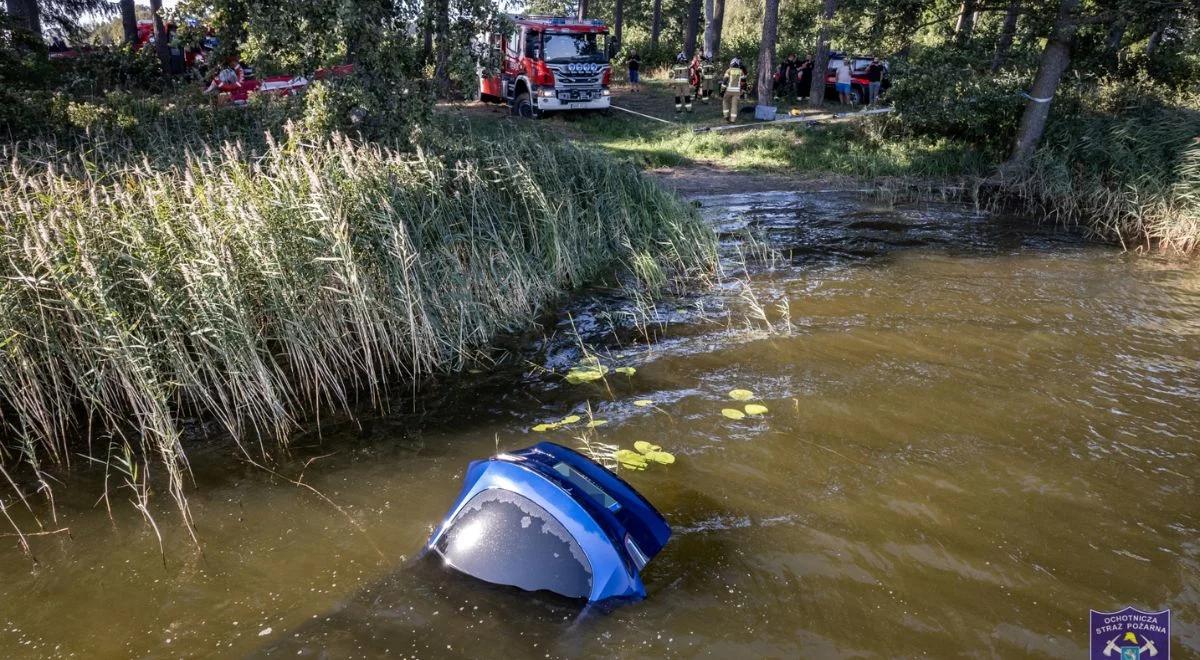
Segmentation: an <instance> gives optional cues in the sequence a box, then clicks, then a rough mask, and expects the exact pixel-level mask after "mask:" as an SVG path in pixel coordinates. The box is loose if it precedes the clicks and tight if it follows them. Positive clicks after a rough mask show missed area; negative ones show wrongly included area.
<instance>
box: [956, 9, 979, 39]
mask: <svg viewBox="0 0 1200 660" xmlns="http://www.w3.org/2000/svg"><path fill="white" fill-rule="evenodd" d="M974 30H975V0H963V3H962V8H961V9H960V10H959V12H958V24H956V25H955V26H954V42H955V43H956V44H958V45H959V46H962V45H965V44H966V43H967V42H968V41H970V40H971V32H972V31H974Z"/></svg>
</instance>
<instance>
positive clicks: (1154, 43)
mask: <svg viewBox="0 0 1200 660" xmlns="http://www.w3.org/2000/svg"><path fill="white" fill-rule="evenodd" d="M1162 33H1163V31H1162V28H1155V29H1154V32H1151V33H1150V38H1149V39H1148V40H1147V41H1146V57H1154V51H1156V50H1158V44H1159V42H1161V41H1162Z"/></svg>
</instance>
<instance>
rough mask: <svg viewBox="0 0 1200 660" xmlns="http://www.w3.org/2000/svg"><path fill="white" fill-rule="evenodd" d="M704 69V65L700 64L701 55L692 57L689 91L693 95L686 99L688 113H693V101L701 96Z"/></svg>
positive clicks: (689, 67)
mask: <svg viewBox="0 0 1200 660" xmlns="http://www.w3.org/2000/svg"><path fill="white" fill-rule="evenodd" d="M703 67H704V65H703V64H702V63H701V62H700V53H696V54H695V55H692V61H691V63H690V64H688V87H689V88H690V89H689V90H688V91H689V92H691V94H690V95H688V96H686V97H684V108H685V109H686V110H687V111H688V112H691V111H692V99H694V98H698V97H699V96H700V82H701V77H700V74H701V72H702V70H703Z"/></svg>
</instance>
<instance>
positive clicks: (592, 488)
mask: <svg viewBox="0 0 1200 660" xmlns="http://www.w3.org/2000/svg"><path fill="white" fill-rule="evenodd" d="M554 471H555V472H557V473H559V474H561V475H562V476H563V477H565V478H566V480H567V481H570V482H571V483H573V484H575V485H576V486H578V487H579V488H580V489H581V490H583V492H585V493H587V494H588V497H590V498H592V499H593V500H595V501H596V502H598V503H599V504H600V506H602V507H604V508H606V509H608V510H609V511H616V510H617V509H619V508H621V507H620V506H619V505H618V504H617V501H616V500H615V499H613V497H612V496H611V495H609V494H608V493H606V492H604V489H603V488H600V487H599V486H597V485H596V484H595V483H593V482H592V480H591V479H588V478H587V476H585V475H584V474H583V473H582V472H580V471H579V470H576V469H575V468H573V467H571V466H570V465H567V464H566V463H563V462H562V461H559V462H558V463H555V464H554Z"/></svg>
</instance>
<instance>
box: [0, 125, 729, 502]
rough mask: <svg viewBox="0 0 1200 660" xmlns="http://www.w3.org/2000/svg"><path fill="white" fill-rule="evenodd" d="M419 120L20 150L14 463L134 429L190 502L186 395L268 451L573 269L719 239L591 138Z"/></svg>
mask: <svg viewBox="0 0 1200 660" xmlns="http://www.w3.org/2000/svg"><path fill="white" fill-rule="evenodd" d="M418 142H419V144H418V145H414V146H412V147H411V148H413V149H414V151H408V152H406V151H400V150H396V149H392V148H389V147H386V146H382V145H379V144H374V143H363V142H358V141H353V140H350V139H347V138H343V137H336V136H335V137H333V138H331V139H321V140H317V141H315V142H309V143H306V142H304V141H302V140H300V139H299V138H298V136H296V135H294V134H292V135H290V136H289V137H288V138H287V139H286V140H285V141H282V142H280V143H276V142H274V141H270V140H268V142H267V144H266V145H265V146H264V147H262V148H261V149H258V148H256V149H254V150H253V151H248V150H247V149H246V148H244V147H241V146H238V145H234V144H224V145H223V146H220V147H218V148H212V149H204V150H192V151H189V152H188V153H187V155H186V156H185V157H183V159H182V161H179V162H177V164H174V165H169V166H164V165H162V164H161V163H160V162H155V161H153V160H152V159H151V158H144V159H142V160H140V161H139V160H137V159H134V158H130V157H129V154H127V153H126V154H120V155H119V157H118V155H114V154H106V153H104V152H103V150H100V152H97V151H96V150H94V149H93V150H89V151H85V150H83V149H77V150H71V151H70V152H62V151H56V150H55V149H54V148H52V147H46V146H42V147H36V146H33V145H24V146H19V147H17V148H16V149H15V150H12V151H10V152H9V153H7V154H6V156H7V163H6V166H5V167H4V168H3V170H2V171H0V191H3V194H2V195H0V259H2V261H0V439H3V442H0V471H3V472H4V474H3V475H0V476H3V477H6V478H7V477H8V476H10V475H11V474H13V473H14V468H15V467H16V466H17V465H22V466H24V468H26V470H27V472H28V474H32V475H35V478H34V480H33V481H32V483H35V484H38V487H40V488H42V489H45V491H46V493H47V494H48V493H49V486H48V483H49V481H48V480H47V479H46V478H45V476H44V474H45V470H46V469H47V467H48V466H63V465H68V464H69V463H70V462H71V458H72V456H73V453H74V452H77V451H82V452H83V453H84V455H86V456H88V457H90V458H93V459H95V460H98V461H100V462H104V463H105V464H106V465H108V466H112V464H113V461H110V460H109V456H118V455H119V456H122V457H128V456H129V455H131V454H130V452H129V449H130V447H133V448H134V450H135V451H133V452H132V456H134V457H135V458H136V460H138V461H140V464H141V466H142V467H141V470H142V471H141V475H140V476H137V475H133V476H132V477H131V476H130V475H128V474H127V475H126V481H127V482H130V483H131V484H133V485H135V486H136V485H137V484H138V483H139V482H140V483H141V484H142V486H141V488H142V489H143V490H146V489H147V488H148V486H146V485H145V482H146V478H145V475H146V474H147V473H148V472H149V470H150V469H151V468H152V467H154V469H155V471H156V472H157V471H158V470H163V471H165V472H166V475H167V479H166V482H167V484H168V489H169V491H170V494H171V495H172V497H174V499H175V501H176V502H177V504H178V506H179V509H180V511H181V512H182V513H183V515H184V519H185V521H188V517H187V516H188V514H187V505H186V499H185V493H184V491H185V481H186V479H185V477H186V473H187V459H186V455H185V453H184V447H183V444H182V442H181V438H182V436H181V420H182V419H184V418H188V417H199V418H202V419H211V420H216V421H218V422H219V423H220V425H221V426H222V427H223V428H224V429H225V430H226V431H227V432H228V433H229V434H230V435H231V436H232V437H233V438H235V439H236V440H237V442H238V443H239V445H238V446H239V447H240V449H241V450H242V451H243V452H245V453H246V454H247V455H255V456H263V455H269V454H271V452H273V451H274V450H275V448H276V447H278V444H277V443H285V442H286V439H287V437H288V435H289V433H290V432H292V431H293V430H295V429H296V428H297V426H298V424H299V423H300V422H301V421H302V420H303V419H305V418H306V417H308V416H311V415H313V414H315V413H319V412H320V411H324V410H330V409H340V410H352V409H354V408H355V407H358V406H361V405H363V404H377V403H379V402H380V401H381V400H382V399H383V392H384V389H385V388H386V387H388V385H389V384H390V383H393V382H411V381H416V380H419V379H420V378H421V377H423V376H426V375H428V374H431V373H434V372H439V371H444V370H453V369H458V368H460V367H462V366H463V364H464V363H465V362H466V361H467V360H468V359H469V358H470V356H471V355H472V354H473V353H474V352H475V351H477V349H479V348H480V347H482V346H485V345H486V344H487V342H488V341H489V340H490V339H491V338H493V337H494V336H495V335H497V333H502V332H505V331H509V330H515V329H519V328H521V327H523V326H527V325H529V324H530V323H532V322H533V320H534V318H535V317H536V316H537V315H538V314H539V313H540V312H542V311H543V310H544V309H545V307H546V306H547V305H548V304H550V303H551V302H552V301H553V300H555V299H556V298H557V297H558V296H560V295H561V294H562V293H563V292H565V291H567V290H569V289H571V288H573V287H576V286H579V285H582V284H584V283H587V282H589V281H592V280H595V279H596V278H598V277H601V276H606V275H608V274H610V273H612V272H614V271H620V270H626V271H628V272H629V273H630V274H631V276H632V277H634V278H636V279H637V280H639V281H641V282H642V283H644V284H645V285H646V286H648V287H651V288H653V287H660V286H662V285H663V284H664V283H666V282H669V281H671V280H672V279H673V278H674V277H678V276H680V275H686V274H688V273H692V272H696V271H698V270H705V269H709V268H711V267H712V265H713V263H714V260H715V249H714V244H713V239H712V236H711V231H709V230H707V229H706V228H704V226H703V225H702V224H701V222H700V221H699V219H698V217H697V216H696V214H695V212H694V211H693V210H691V209H690V208H689V207H687V206H686V205H684V204H683V203H681V202H680V201H678V200H677V199H676V198H675V197H673V196H671V195H669V194H666V193H664V192H662V191H661V190H660V189H658V188H657V187H656V186H655V185H654V184H653V183H651V182H649V181H648V180H647V179H646V178H644V177H642V176H641V175H639V174H638V173H637V172H636V171H635V170H634V169H633V168H632V167H631V166H629V165H625V164H620V163H617V162H614V161H613V160H612V159H609V158H606V157H604V156H603V155H600V154H598V153H595V152H593V151H592V150H590V149H586V148H581V147H577V146H574V145H571V144H562V143H557V144H547V143H544V142H535V141H533V140H531V139H528V138H525V137H522V136H521V135H520V134H516V133H513V134H505V135H501V136H499V137H498V138H496V139H481V138H478V137H475V136H472V135H464V134H459V135H455V136H453V137H451V136H448V135H442V136H439V137H435V138H430V137H429V136H428V135H427V136H426V137H425V138H424V139H421V140H418ZM123 460H124V459H123ZM126 471H127V472H130V471H134V472H136V470H135V469H134V468H132V467H130V468H129V469H128V470H126ZM106 474H107V473H106ZM8 481H9V483H10V484H11V485H12V486H13V487H14V488H17V490H18V493H19V494H21V496H22V498H23V497H24V491H23V489H21V488H19V487H18V483H20V482H19V480H15V479H8ZM24 483H30V482H28V481H26V482H24ZM0 499H2V498H0Z"/></svg>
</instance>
